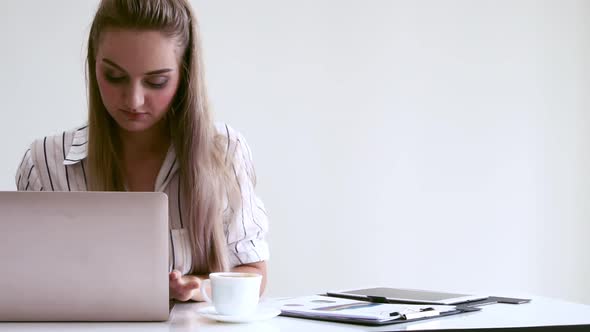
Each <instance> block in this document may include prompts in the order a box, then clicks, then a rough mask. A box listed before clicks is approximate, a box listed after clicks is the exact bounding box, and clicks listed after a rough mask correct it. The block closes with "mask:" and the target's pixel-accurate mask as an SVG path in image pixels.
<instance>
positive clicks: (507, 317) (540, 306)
mask: <svg viewBox="0 0 590 332" xmlns="http://www.w3.org/2000/svg"><path fill="white" fill-rule="evenodd" d="M268 301H271V300H268ZM204 306H206V304H204V303H182V304H177V305H176V306H175V307H174V309H173V310H172V313H171V317H170V319H169V320H168V321H167V322H160V323H0V331H1V332H4V331H109V332H111V331H112V332H115V331H144V332H168V331H172V332H175V331H179V332H181V331H201V332H208V331H228V332H232V331H235V332H245V331H257V332H278V331H392V330H402V331H403V330H410V331H411V330H420V329H456V328H485V327H490V328H492V327H526V326H546V325H568V324H590V305H584V304H575V303H570V302H565V301H561V300H554V299H548V298H542V297H534V298H533V301H532V302H531V303H527V304H519V305H511V304H493V305H487V306H483V307H482V309H483V310H482V311H479V312H472V313H465V314H459V315H454V316H448V317H441V318H437V319H433V320H426V321H420V322H414V323H407V324H395V325H388V326H381V327H367V326H360V325H351V324H342V323H329V322H320V321H313V320H307V319H300V318H288V317H280V316H279V317H276V318H273V319H270V320H267V321H264V322H257V323H249V324H228V323H219V322H215V321H211V320H208V319H207V318H204V317H201V316H200V315H199V314H198V313H197V310H198V309H199V308H202V307H204Z"/></svg>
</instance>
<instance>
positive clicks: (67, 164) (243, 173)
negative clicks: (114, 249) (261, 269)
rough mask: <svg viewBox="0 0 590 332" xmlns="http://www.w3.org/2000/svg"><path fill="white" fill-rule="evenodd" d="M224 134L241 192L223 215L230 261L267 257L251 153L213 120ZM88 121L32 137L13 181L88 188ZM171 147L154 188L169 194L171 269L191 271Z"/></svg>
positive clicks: (24, 185)
mask: <svg viewBox="0 0 590 332" xmlns="http://www.w3.org/2000/svg"><path fill="white" fill-rule="evenodd" d="M216 129H217V131H218V132H219V133H220V134H223V135H226V136H227V141H228V150H227V151H228V152H227V153H232V156H233V157H234V158H233V165H232V166H233V169H234V175H235V179H236V181H237V184H238V187H239V189H240V192H241V198H242V208H241V209H238V211H233V210H232V209H226V210H225V212H224V215H223V222H224V231H225V237H226V239H227V246H228V252H229V261H230V265H231V266H232V267H233V266H237V265H242V264H247V263H254V262H260V261H266V260H268V258H269V249H268V243H267V241H266V239H265V236H266V233H267V231H268V218H267V214H266V210H265V208H264V204H263V203H262V201H261V200H260V199H259V198H258V196H257V195H256V194H255V192H254V187H255V184H256V179H255V176H254V174H255V173H254V168H253V165H252V153H251V151H250V148H249V147H248V144H247V143H246V140H245V139H244V137H243V136H242V135H241V134H240V133H239V132H237V131H236V130H234V129H232V128H231V127H229V126H227V125H225V124H217V125H216ZM87 143H88V128H87V126H84V127H81V128H77V129H74V130H70V131H65V132H63V133H62V134H61V135H55V136H47V137H44V138H42V139H38V140H35V141H34V142H33V143H32V144H31V146H30V148H29V149H28V150H27V151H26V152H25V155H24V157H23V159H22V161H21V162H20V165H19V167H18V171H17V174H16V186H17V189H18V190H20V191H24V190H29V191H86V190H87V181H88V180H87V177H86V167H87V165H86V156H87V152H88V151H87V147H88V146H87ZM178 167H179V166H178V163H177V162H176V154H175V152H174V148H173V146H170V148H169V149H168V152H167V154H166V158H165V159H164V163H163V164H162V167H161V168H160V171H159V173H158V176H157V178H156V185H155V191H158V192H164V193H166V194H167V195H168V199H169V214H170V219H169V223H170V250H169V252H170V270H171V271H172V270H173V269H177V270H179V271H181V272H182V273H183V274H187V273H189V272H190V270H191V261H192V259H191V251H190V240H189V236H188V233H187V230H186V228H185V225H184V219H186V217H184V216H185V215H186V211H185V209H183V207H182V204H181V200H180V199H179V195H180V186H179V183H180V181H181V179H180V172H178Z"/></svg>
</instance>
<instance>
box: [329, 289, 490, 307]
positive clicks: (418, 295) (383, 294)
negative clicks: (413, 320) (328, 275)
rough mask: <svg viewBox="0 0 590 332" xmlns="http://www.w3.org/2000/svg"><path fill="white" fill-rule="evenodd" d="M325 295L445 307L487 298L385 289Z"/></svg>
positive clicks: (337, 292)
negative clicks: (443, 305)
mask: <svg viewBox="0 0 590 332" xmlns="http://www.w3.org/2000/svg"><path fill="white" fill-rule="evenodd" d="M327 295H329V296H338V297H346V298H353V299H360V300H370V301H374V302H403V303H425V304H447V305H452V304H460V303H466V302H471V301H477V300H483V299H486V298H487V296H477V295H468V294H454V293H444V292H435V291H427V290H419V289H401V288H386V287H380V288H367V289H357V290H347V291H335V292H327Z"/></svg>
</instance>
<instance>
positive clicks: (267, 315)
mask: <svg viewBox="0 0 590 332" xmlns="http://www.w3.org/2000/svg"><path fill="white" fill-rule="evenodd" d="M197 312H198V313H199V314H201V316H203V317H206V318H209V319H212V320H216V321H219V322H225V323H250V322H258V321H261V320H267V319H271V318H273V317H276V316H278V315H280V314H281V310H280V309H278V308H272V307H266V306H259V307H258V309H256V312H254V313H253V314H251V315H247V316H225V315H220V314H218V313H217V311H215V308H214V307H213V306H208V307H205V308H201V309H199V310H198V311H197Z"/></svg>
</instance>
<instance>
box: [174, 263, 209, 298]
mask: <svg viewBox="0 0 590 332" xmlns="http://www.w3.org/2000/svg"><path fill="white" fill-rule="evenodd" d="M201 281H202V280H201V279H200V278H198V277H195V276H191V275H184V276H183V275H182V274H181V273H180V271H178V270H174V271H172V272H170V297H171V298H173V299H176V300H178V301H188V300H194V301H202V299H201V290H200V288H201Z"/></svg>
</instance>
